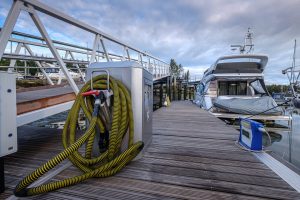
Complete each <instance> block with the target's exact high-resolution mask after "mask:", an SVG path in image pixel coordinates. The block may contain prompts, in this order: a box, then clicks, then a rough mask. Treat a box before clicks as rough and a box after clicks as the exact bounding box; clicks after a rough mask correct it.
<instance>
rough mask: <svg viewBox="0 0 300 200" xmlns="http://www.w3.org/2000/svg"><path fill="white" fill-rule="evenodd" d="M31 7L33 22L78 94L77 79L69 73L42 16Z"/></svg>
mask: <svg viewBox="0 0 300 200" xmlns="http://www.w3.org/2000/svg"><path fill="white" fill-rule="evenodd" d="M29 8H31V12H30V13H29V14H30V16H31V18H32V20H33V22H34V23H35V25H36V26H37V28H38V30H39V31H40V33H41V35H42V36H43V38H44V39H45V41H46V43H47V44H48V46H49V49H50V51H51V52H52V54H53V56H54V57H55V59H56V60H57V62H58V64H59V66H60V67H61V69H62V70H63V72H64V74H65V76H66V78H67V80H68V81H69V84H70V86H71V87H72V89H73V91H74V92H75V93H76V94H77V93H78V92H79V89H78V87H77V85H76V84H75V81H74V80H73V79H72V77H71V75H70V74H69V72H68V69H67V67H66V65H65V63H64V61H63V60H62V58H61V57H60V55H59V53H58V51H57V49H56V48H55V46H54V44H53V42H52V40H51V39H50V37H49V35H48V33H47V31H46V29H45V27H44V25H43V24H42V22H41V21H40V18H39V17H38V16H37V13H36V12H35V10H34V9H33V8H32V6H30V7H29Z"/></svg>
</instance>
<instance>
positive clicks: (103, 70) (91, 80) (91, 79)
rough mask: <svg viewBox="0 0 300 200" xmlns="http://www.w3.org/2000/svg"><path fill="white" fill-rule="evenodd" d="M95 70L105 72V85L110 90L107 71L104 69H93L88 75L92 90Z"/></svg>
mask: <svg viewBox="0 0 300 200" xmlns="http://www.w3.org/2000/svg"><path fill="white" fill-rule="evenodd" d="M95 72H105V73H106V74H107V79H106V85H107V87H106V88H107V90H108V91H110V89H109V71H108V70H106V69H97V70H93V71H92V73H91V77H90V82H91V90H94V89H93V74H94V73H95Z"/></svg>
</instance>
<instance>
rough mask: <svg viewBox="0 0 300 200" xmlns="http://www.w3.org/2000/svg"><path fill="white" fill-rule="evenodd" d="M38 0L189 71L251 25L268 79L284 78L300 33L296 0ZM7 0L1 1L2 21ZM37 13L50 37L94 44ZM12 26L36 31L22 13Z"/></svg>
mask: <svg viewBox="0 0 300 200" xmlns="http://www.w3.org/2000/svg"><path fill="white" fill-rule="evenodd" d="M41 1H42V2H44V3H46V4H48V5H50V6H53V7H55V8H56V9H58V10H60V11H63V12H64V13H67V14H68V15H71V16H73V17H75V18H76V19H78V20H81V21H83V22H86V23H88V24H90V25H92V26H94V27H97V28H98V29H100V30H102V31H103V32H105V33H107V34H110V35H112V36H114V37H116V38H118V39H120V40H122V41H124V42H126V43H128V44H130V45H132V46H135V47H137V48H139V49H142V50H145V51H147V52H150V53H151V54H153V55H155V56H157V57H159V58H161V59H163V60H165V61H169V60H170V58H175V60H176V61H177V62H178V63H181V64H182V65H183V66H184V67H185V69H189V70H190V72H191V74H192V76H200V75H201V74H202V72H203V71H204V70H205V69H206V68H208V67H209V66H210V65H211V64H212V63H213V62H214V61H215V60H216V59H217V58H218V57H220V56H223V55H227V54H232V52H231V50H230V45H231V44H242V43H243V39H244V35H245V33H246V31H247V28H248V27H251V29H252V31H253V32H254V44H255V47H254V48H255V50H254V52H255V53H263V54H267V55H268V56H269V64H268V66H267V69H266V71H265V77H266V81H267V83H286V82H287V78H286V77H285V76H284V75H282V74H281V70H282V69H284V68H286V67H288V66H290V65H291V63H292V53H293V45H294V39H299V38H300V25H299V21H300V12H299V8H300V1H299V0H263V1H262V0H226V1H224V0H164V1H162V0H123V1H120V0H68V1H62V0H60V1H56V0H41ZM54 2H55V3H54ZM11 4H12V0H1V1H0V26H2V25H3V23H4V20H5V17H6V15H7V13H8V10H9V8H10V6H11ZM40 16H41V18H42V21H43V22H44V24H45V26H46V28H47V30H48V32H49V33H50V35H51V37H52V38H53V39H57V40H64V41H66V42H71V43H75V44H78V43H79V44H81V45H84V46H86V45H88V46H90V47H91V46H92V43H93V36H92V35H90V34H88V33H85V32H83V31H80V30H79V29H77V28H75V27H72V26H69V25H66V24H64V23H61V22H59V21H57V20H55V19H52V18H49V17H46V16H44V15H42V14H40ZM15 30H18V31H23V32H27V33H33V34H36V35H39V34H38V31H37V30H36V29H35V28H34V25H33V23H32V22H31V19H30V18H29V17H28V14H26V13H22V14H21V16H20V18H19V20H18V22H17V25H16V27H15ZM299 42H300V41H299ZM298 52H299V51H298ZM297 55H299V56H297V57H298V58H299V59H298V60H299V61H298V60H297V61H296V62H297V63H299V62H300V53H298V54H297Z"/></svg>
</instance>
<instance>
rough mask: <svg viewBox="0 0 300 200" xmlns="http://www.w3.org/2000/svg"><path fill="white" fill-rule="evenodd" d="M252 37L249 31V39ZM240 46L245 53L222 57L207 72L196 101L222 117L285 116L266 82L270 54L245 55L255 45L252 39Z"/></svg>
mask: <svg viewBox="0 0 300 200" xmlns="http://www.w3.org/2000/svg"><path fill="white" fill-rule="evenodd" d="M249 38H250V39H251V35H250V36H249V30H248V34H246V39H249ZM246 39H245V41H246ZM235 47H236V45H235ZM239 47H240V52H241V53H242V54H237V55H230V56H224V57H220V58H219V59H217V61H216V62H215V63H214V64H213V65H212V66H211V67H210V68H209V69H207V70H206V71H205V72H204V75H203V78H202V80H201V81H200V83H199V84H198V85H197V88H196V94H195V101H194V102H195V103H196V104H198V105H199V106H200V107H202V108H204V109H206V110H209V111H211V112H212V113H213V114H215V115H216V116H218V115H220V117H222V116H226V114H227V116H228V114H235V115H229V116H230V117H231V118H238V117H240V115H257V114H259V115H260V116H261V115H272V116H279V115H282V114H283V110H282V108H280V107H278V106H277V104H276V102H275V101H274V99H273V98H272V97H271V96H270V94H269V93H268V91H267V88H266V86H265V83H264V69H265V67H266V65H267V63H268V57H267V56H266V55H258V54H251V53H248V54H243V53H244V52H245V48H246V47H250V48H252V47H253V44H252V40H251V42H250V44H246V42H245V44H244V45H243V46H239ZM225 118H226V117H225Z"/></svg>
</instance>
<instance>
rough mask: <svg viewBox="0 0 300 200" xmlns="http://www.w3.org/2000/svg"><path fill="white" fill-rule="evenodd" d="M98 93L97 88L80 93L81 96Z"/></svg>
mask: <svg viewBox="0 0 300 200" xmlns="http://www.w3.org/2000/svg"><path fill="white" fill-rule="evenodd" d="M99 94H100V91H99V90H90V91H88V92H84V93H81V95H82V96H90V95H96V96H98V95H99Z"/></svg>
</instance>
